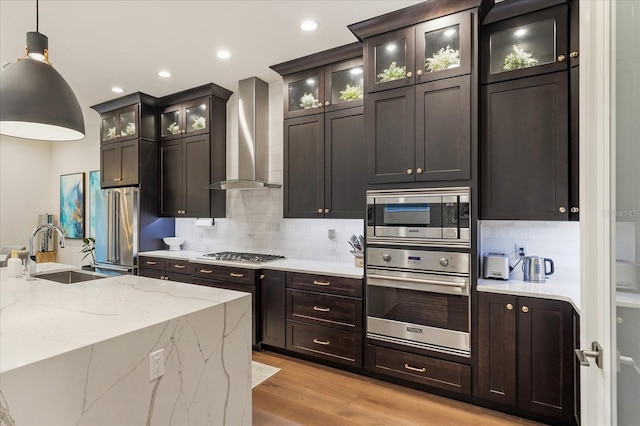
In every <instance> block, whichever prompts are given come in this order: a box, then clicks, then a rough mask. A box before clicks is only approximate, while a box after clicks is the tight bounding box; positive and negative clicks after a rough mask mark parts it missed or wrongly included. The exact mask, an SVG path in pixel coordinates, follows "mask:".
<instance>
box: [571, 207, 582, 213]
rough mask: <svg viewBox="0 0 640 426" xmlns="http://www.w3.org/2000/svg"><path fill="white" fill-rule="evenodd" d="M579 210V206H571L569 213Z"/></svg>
mask: <svg viewBox="0 0 640 426" xmlns="http://www.w3.org/2000/svg"><path fill="white" fill-rule="evenodd" d="M579 211H580V207H571V213H578V212H579Z"/></svg>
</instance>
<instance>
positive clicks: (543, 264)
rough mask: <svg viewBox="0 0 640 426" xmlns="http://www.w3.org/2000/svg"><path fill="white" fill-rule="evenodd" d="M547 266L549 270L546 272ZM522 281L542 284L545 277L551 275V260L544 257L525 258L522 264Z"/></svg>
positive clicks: (552, 269) (552, 270) (545, 279)
mask: <svg viewBox="0 0 640 426" xmlns="http://www.w3.org/2000/svg"><path fill="white" fill-rule="evenodd" d="M547 264H549V267H550V269H549V270H547ZM522 270H523V272H524V280H525V281H528V282H531V283H544V282H546V281H547V276H548V275H551V274H553V272H554V268H553V260H551V259H549V258H546V257H538V256H527V257H525V258H524V263H523V264H522Z"/></svg>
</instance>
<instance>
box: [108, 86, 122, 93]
mask: <svg viewBox="0 0 640 426" xmlns="http://www.w3.org/2000/svg"><path fill="white" fill-rule="evenodd" d="M111 91H112V92H113V93H122V92H124V89H123V88H122V87H112V88H111Z"/></svg>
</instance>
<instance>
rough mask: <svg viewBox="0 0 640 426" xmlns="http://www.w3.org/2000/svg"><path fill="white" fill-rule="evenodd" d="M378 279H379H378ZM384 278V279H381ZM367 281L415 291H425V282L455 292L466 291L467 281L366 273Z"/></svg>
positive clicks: (372, 283) (381, 285) (380, 285)
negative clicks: (399, 283)
mask: <svg viewBox="0 0 640 426" xmlns="http://www.w3.org/2000/svg"><path fill="white" fill-rule="evenodd" d="M378 280H380V281H378ZM383 280H386V281H383ZM387 281H395V282H402V283H404V284H403V285H401V286H399V285H398V284H394V283H393V282H387ZM367 283H368V284H371V285H375V286H379V287H391V288H394V287H402V288H405V289H408V290H417V291H425V288H424V287H423V286H424V285H425V284H427V285H437V286H444V287H448V288H450V289H451V290H453V291H455V292H460V293H463V292H465V293H466V291H465V290H466V288H467V281H466V280H464V281H441V280H434V279H419V278H405V277H395V276H391V275H380V274H372V273H369V274H367Z"/></svg>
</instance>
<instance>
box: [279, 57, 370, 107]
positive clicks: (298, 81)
mask: <svg viewBox="0 0 640 426" xmlns="http://www.w3.org/2000/svg"><path fill="white" fill-rule="evenodd" d="M363 78H364V73H363V67H362V58H355V59H351V60H348V61H342V62H339V63H335V64H331V65H328V66H326V67H321V68H315V69H311V70H306V71H302V72H298V73H295V74H291V75H287V76H285V77H284V87H285V92H286V93H285V96H284V117H285V118H295V117H301V116H303V115H309V114H319V113H323V112H330V111H335V110H338V109H344V108H354V107H358V106H362V100H363V93H364V88H363V86H364V84H363Z"/></svg>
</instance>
